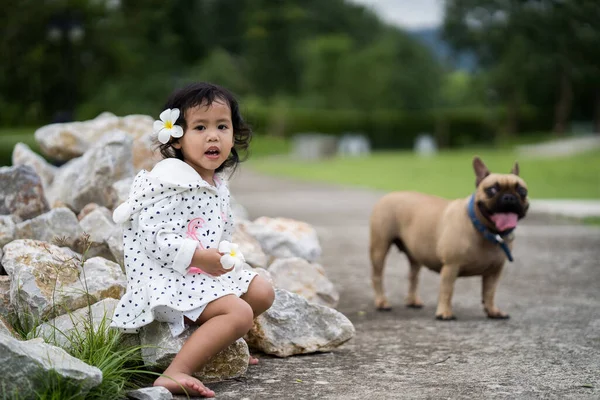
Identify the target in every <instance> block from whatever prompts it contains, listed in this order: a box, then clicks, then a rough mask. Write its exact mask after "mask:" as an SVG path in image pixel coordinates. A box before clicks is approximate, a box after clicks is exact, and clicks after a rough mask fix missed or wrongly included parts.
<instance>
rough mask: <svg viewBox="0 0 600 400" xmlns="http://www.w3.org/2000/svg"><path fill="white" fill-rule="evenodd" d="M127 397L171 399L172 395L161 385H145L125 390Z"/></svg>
mask: <svg viewBox="0 0 600 400" xmlns="http://www.w3.org/2000/svg"><path fill="white" fill-rule="evenodd" d="M127 397H128V398H130V399H134V400H171V399H172V398H173V395H172V394H171V392H169V390H168V389H167V388H164V387H162V386H153V387H147V388H143V389H138V390H131V391H129V392H127Z"/></svg>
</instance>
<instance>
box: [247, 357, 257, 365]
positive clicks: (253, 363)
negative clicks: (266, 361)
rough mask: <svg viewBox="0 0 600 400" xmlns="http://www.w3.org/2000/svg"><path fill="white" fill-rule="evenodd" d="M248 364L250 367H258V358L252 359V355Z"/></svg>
mask: <svg viewBox="0 0 600 400" xmlns="http://www.w3.org/2000/svg"><path fill="white" fill-rule="evenodd" d="M248 364H249V365H256V364H258V358H256V357H252V355H251V356H250V358H249V359H248Z"/></svg>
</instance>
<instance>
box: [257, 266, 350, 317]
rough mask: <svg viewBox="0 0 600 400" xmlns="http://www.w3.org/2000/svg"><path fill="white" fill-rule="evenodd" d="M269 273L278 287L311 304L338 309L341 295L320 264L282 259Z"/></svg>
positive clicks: (270, 267) (270, 268) (271, 267)
mask: <svg viewBox="0 0 600 400" xmlns="http://www.w3.org/2000/svg"><path fill="white" fill-rule="evenodd" d="M269 272H270V273H271V276H272V277H273V283H274V284H275V286H276V287H278V288H281V289H285V290H287V291H289V292H292V293H296V294H299V295H300V296H302V297H304V298H305V299H306V300H308V301H309V302H311V303H316V304H321V305H323V306H327V307H331V308H335V307H337V304H338V302H339V300H340V295H339V293H338V291H337V290H336V289H335V286H333V283H331V281H330V280H329V279H328V278H327V275H326V273H325V269H323V267H322V266H321V265H320V264H314V263H309V262H308V261H306V260H304V259H302V258H299V257H294V258H280V259H277V260H275V261H273V263H272V264H271V265H270V266H269Z"/></svg>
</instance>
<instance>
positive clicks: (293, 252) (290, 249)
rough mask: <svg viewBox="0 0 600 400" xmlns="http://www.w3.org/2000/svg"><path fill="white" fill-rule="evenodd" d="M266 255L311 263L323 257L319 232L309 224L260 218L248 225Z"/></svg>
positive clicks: (248, 229)
mask: <svg viewBox="0 0 600 400" xmlns="http://www.w3.org/2000/svg"><path fill="white" fill-rule="evenodd" d="M246 229H247V232H248V233H249V234H251V235H252V236H254V237H255V238H256V239H257V240H258V241H259V242H260V245H261V247H262V248H263V250H264V251H265V253H267V254H269V255H271V256H273V257H276V258H290V257H300V258H303V259H305V260H307V261H309V262H315V261H318V260H319V259H320V257H321V245H320V244H319V238H318V236H317V231H316V230H315V229H314V228H313V227H312V226H310V225H309V224H307V223H305V222H301V221H296V220H293V219H289V218H270V217H260V218H257V219H256V220H254V221H253V222H252V223H249V224H246Z"/></svg>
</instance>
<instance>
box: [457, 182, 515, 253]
mask: <svg viewBox="0 0 600 400" xmlns="http://www.w3.org/2000/svg"><path fill="white" fill-rule="evenodd" d="M467 212H468V213H469V217H470V218H471V222H472V223H473V226H474V227H475V229H477V230H478V231H479V232H481V234H482V235H483V237H484V238H486V239H487V240H489V241H490V242H492V243H494V244H498V245H500V247H501V248H502V250H504V253H506V257H507V258H508V261H510V262H512V261H513V257H512V254H511V252H510V249H509V248H508V244H506V242H505V240H504V238H505V237H506V236H508V235H510V234H511V233H512V231H513V230H514V228H513V229H510V230H508V231H506V232H502V234H498V233H492V232H490V231H489V229H487V228H486V226H485V225H484V224H483V222H481V221H480V220H479V219H478V218H477V215H476V214H475V194H472V195H471V198H470V199H469V205H468V207H467Z"/></svg>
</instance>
